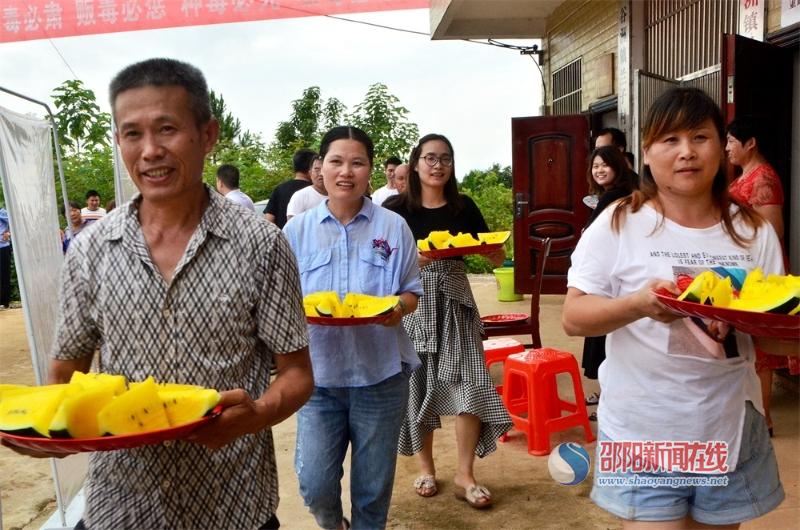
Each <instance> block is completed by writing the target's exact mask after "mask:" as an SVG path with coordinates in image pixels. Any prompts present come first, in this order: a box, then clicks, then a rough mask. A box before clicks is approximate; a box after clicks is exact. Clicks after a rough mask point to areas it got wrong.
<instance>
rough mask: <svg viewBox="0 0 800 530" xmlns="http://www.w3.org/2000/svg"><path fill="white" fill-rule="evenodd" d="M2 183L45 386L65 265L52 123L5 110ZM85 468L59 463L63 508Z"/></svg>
mask: <svg viewBox="0 0 800 530" xmlns="http://www.w3.org/2000/svg"><path fill="white" fill-rule="evenodd" d="M0 178H1V179H2V183H3V192H4V195H5V201H6V208H7V210H8V213H9V217H10V224H11V241H12V245H13V252H14V263H15V264H16V270H17V278H18V280H19V287H20V295H21V297H22V304H23V309H24V313H25V325H26V329H27V332H28V343H29V345H30V350H31V360H32V362H33V366H34V371H35V373H36V379H37V382H38V383H39V384H45V383H46V382H47V370H48V366H49V362H50V351H51V348H52V346H53V339H54V338H55V325H56V317H57V313H58V304H57V299H58V296H57V293H58V286H59V273H60V270H61V263H62V261H63V255H62V253H61V237H60V235H59V222H58V210H57V208H58V204H59V201H58V200H57V199H56V189H55V182H54V175H53V155H52V132H51V128H50V122H49V121H46V120H42V119H40V118H35V117H31V116H24V115H22V114H18V113H15V112H13V111H10V110H8V109H5V108H3V107H0ZM86 463H87V460H86V457H85V455H77V456H72V457H69V458H64V459H61V460H58V461H55V482H56V487H57V488H58V490H59V494H60V499H61V501H62V502H63V505H64V506H66V505H67V504H69V502H70V501H71V500H72V498H73V497H74V496H75V495H76V494H77V492H78V490H79V489H80V488H81V486H82V484H83V480H84V476H85V474H86V465H87V464H86ZM60 508H63V507H60Z"/></svg>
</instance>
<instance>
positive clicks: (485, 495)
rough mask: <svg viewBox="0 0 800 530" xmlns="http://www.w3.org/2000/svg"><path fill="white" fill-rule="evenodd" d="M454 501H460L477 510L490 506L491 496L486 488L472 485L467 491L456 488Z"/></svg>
mask: <svg viewBox="0 0 800 530" xmlns="http://www.w3.org/2000/svg"><path fill="white" fill-rule="evenodd" d="M456 488H457V489H456V491H455V496H456V499H459V500H462V501H464V502H466V503H467V504H469V505H470V506H472V507H473V508H475V509H477V510H483V509H486V508H489V507H490V506H491V505H492V494H491V493H489V490H488V489H487V488H486V486H481V485H479V484H473V485H472V486H470V487H468V488H467V489H463V488H459V487H458V486H456Z"/></svg>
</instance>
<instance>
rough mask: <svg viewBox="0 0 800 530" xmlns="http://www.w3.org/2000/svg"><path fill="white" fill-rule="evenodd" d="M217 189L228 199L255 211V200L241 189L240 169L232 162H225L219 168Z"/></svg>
mask: <svg viewBox="0 0 800 530" xmlns="http://www.w3.org/2000/svg"><path fill="white" fill-rule="evenodd" d="M217 191H218V192H220V193H221V194H222V195H223V196H225V198H226V199H228V200H229V201H233V202H235V203H236V204H241V205H242V206H244V207H245V208H247V209H248V210H250V211H252V212H255V211H256V207H255V206H253V200H252V199H251V198H250V197H248V196H247V194H246V193H245V192H243V191H242V190H240V189H239V169H238V168H237V167H236V166H232V165H230V164H223V165H221V166H219V168H218V169H217Z"/></svg>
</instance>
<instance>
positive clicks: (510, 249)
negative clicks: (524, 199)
mask: <svg viewBox="0 0 800 530" xmlns="http://www.w3.org/2000/svg"><path fill="white" fill-rule="evenodd" d="M461 193H464V194H466V195H469V196H470V197H471V198H472V200H474V201H475V204H477V205H478V208H479V209H480V210H481V213H482V214H483V218H484V219H486V224H487V225H488V226H489V230H490V231H492V232H499V231H502V230H512V228H513V224H514V211H513V207H514V205H513V199H512V193H511V168H510V167H508V166H506V167H505V168H501V167H500V165H499V164H494V165H493V166H492V167H490V168H489V169H487V170H486V171H480V170H473V171H470V172H469V173H468V174H467V175H466V176H465V177H464V180H463V181H462V182H461ZM505 250H506V257H507V258H513V256H514V241H513V238H509V239H508V241H507V242H506V244H505ZM464 261H465V262H466V265H467V272H470V273H486V272H492V270H493V269H494V266H493V265H492V264H491V263H490V262H489V261H488V260H487V259H486V258H484V257H482V256H467V258H466V259H465V260H464Z"/></svg>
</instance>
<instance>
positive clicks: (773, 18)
mask: <svg viewBox="0 0 800 530" xmlns="http://www.w3.org/2000/svg"><path fill="white" fill-rule="evenodd" d="M764 17H765V18H766V24H767V35H769V34H770V33H772V32H773V31H778V30H779V29H781V0H767V12H766V13H764Z"/></svg>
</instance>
